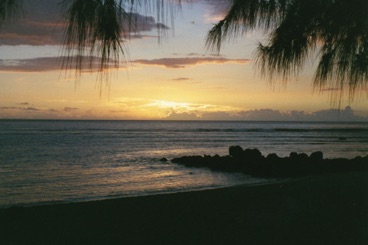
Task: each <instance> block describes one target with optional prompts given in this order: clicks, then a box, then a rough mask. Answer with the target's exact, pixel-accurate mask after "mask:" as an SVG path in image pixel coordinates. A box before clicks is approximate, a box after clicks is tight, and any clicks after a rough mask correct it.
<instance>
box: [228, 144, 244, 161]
mask: <svg viewBox="0 0 368 245" xmlns="http://www.w3.org/2000/svg"><path fill="white" fill-rule="evenodd" d="M243 153H244V151H243V148H241V147H240V146H238V145H235V146H230V147H229V155H230V156H232V157H234V158H241V157H242V156H243Z"/></svg>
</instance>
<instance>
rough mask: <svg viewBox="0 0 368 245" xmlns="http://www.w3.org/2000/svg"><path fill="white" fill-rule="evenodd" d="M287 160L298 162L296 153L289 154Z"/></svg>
mask: <svg viewBox="0 0 368 245" xmlns="http://www.w3.org/2000/svg"><path fill="white" fill-rule="evenodd" d="M289 158H290V159H291V160H298V153H296V152H295V151H293V152H291V153H290V155H289Z"/></svg>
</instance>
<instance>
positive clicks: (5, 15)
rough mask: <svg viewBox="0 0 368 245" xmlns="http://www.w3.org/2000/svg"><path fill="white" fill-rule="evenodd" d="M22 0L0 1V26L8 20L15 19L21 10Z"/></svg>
mask: <svg viewBox="0 0 368 245" xmlns="http://www.w3.org/2000/svg"><path fill="white" fill-rule="evenodd" d="M22 5H23V0H1V1H0V26H1V25H2V24H3V23H4V22H5V21H9V20H10V19H12V18H14V17H17V16H18V14H19V12H20V11H21V10H22Z"/></svg>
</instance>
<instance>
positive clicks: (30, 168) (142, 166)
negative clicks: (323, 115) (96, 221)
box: [0, 120, 368, 208]
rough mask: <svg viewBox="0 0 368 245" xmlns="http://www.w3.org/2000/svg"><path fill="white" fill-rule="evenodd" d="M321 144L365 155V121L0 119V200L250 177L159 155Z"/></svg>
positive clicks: (182, 187) (184, 186)
mask: <svg viewBox="0 0 368 245" xmlns="http://www.w3.org/2000/svg"><path fill="white" fill-rule="evenodd" d="M232 145H240V146H242V147H243V148H258V149H259V150H260V151H261V152H262V153H263V154H264V155H265V156H266V155H267V154H269V153H276V154H277V155H279V156H288V155H289V154H290V152H298V153H301V152H304V153H307V154H310V153H312V152H314V151H322V152H323V153H324V157H325V158H339V157H344V158H354V157H356V156H365V155H368V123H345V122H336V123H327V122H240V121H236V122H228V121H223V122H220V121H76V120H75V121H52V120H0V208H4V207H10V206H19V205H24V206H28V205H41V204H52V203H59V202H61V203H65V202H80V201H90V200H101V199H108V198H118V197H127V196H139V195H151V194H158V193H171V192H182V191H192V190H202V189H210V188H219V187H225V186H231V185H238V184H249V185H251V184H258V183H264V182H269V181H274V180H272V179H262V178H255V177H251V176H247V175H244V174H240V173H239V174H236V173H235V174H234V173H232V174H231V173H221V172H213V171H210V170H208V169H199V168H186V167H184V166H181V165H176V164H172V163H170V162H161V161H160V159H161V158H164V157H165V158H167V159H169V160H170V159H172V158H174V157H180V156H185V155H215V154H219V155H227V154H228V148H229V147H230V146H232Z"/></svg>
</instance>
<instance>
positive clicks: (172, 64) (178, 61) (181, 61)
mask: <svg viewBox="0 0 368 245" xmlns="http://www.w3.org/2000/svg"><path fill="white" fill-rule="evenodd" d="M249 61H250V60H249V59H227V58H213V57H186V58H161V59H152V60H146V59H139V60H135V61H133V63H136V64H143V65H155V66H163V67H165V68H174V69H178V68H186V67H187V66H193V65H198V64H224V63H237V64H245V63H248V62H249Z"/></svg>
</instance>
